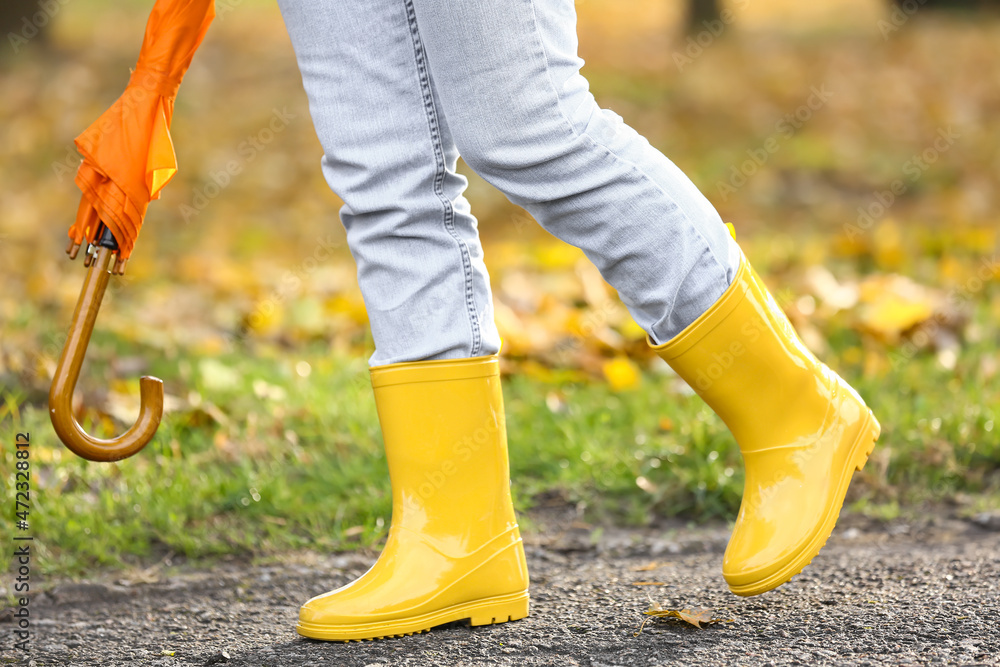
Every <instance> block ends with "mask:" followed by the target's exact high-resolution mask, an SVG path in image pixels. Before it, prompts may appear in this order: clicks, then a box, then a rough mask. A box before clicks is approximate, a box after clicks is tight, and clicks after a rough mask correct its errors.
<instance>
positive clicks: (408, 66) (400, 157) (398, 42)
mask: <svg viewBox="0 0 1000 667" xmlns="http://www.w3.org/2000/svg"><path fill="white" fill-rule="evenodd" d="M279 4H280V5H281V11H282V15H283V16H284V19H285V23H286V26H287V27H288V31H289V34H290V35H291V38H292V44H293V46H294V47H295V53H296V56H297V58H298V62H299V69H300V70H301V72H302V81H303V84H304V86H305V89H306V93H307V94H308V96H309V107H310V111H311V113H312V117H313V122H314V124H315V126H316V133H317V134H318V135H319V139H320V142H321V143H322V145H323V149H324V151H325V155H324V156H323V161H322V166H323V173H324V175H325V176H326V179H327V181H328V182H329V184H330V187H331V188H332V189H333V190H334V191H335V192H336V193H337V194H338V195H340V197H341V198H342V199H343V200H344V207H343V208H342V209H341V220H342V222H343V224H344V227H345V228H346V230H347V241H348V245H349V246H350V249H351V253H352V254H353V255H354V258H355V260H356V262H357V265H358V282H359V284H360V286H361V291H362V294H363V295H364V299H365V306H366V308H367V310H368V317H369V320H370V322H371V329H372V336H373V337H374V339H375V354H374V355H373V356H372V357H371V359H370V360H369V361H370V364H371V365H372V366H379V365H384V364H390V363H395V362H402V361H413V360H416V359H446V358H464V357H474V356H480V355H489V354H493V353H496V352H497V351H498V350H499V347H500V337H499V334H498V333H497V330H496V326H495V325H494V323H493V303H492V296H491V292H490V283H489V276H488V275H487V273H486V267H485V266H484V265H483V253H482V247H481V245H480V242H479V237H478V230H477V223H476V219H475V218H474V217H473V216H472V214H471V213H470V210H469V203H468V201H467V200H466V199H465V197H464V196H463V194H462V193H463V192H464V190H465V188H466V185H467V181H466V180H465V178H464V177H462V176H460V175H459V174H457V173H456V172H455V163H456V161H457V159H458V153H457V151H456V149H455V144H454V142H453V141H452V138H451V133H450V130H449V127H448V124H447V122H446V120H445V118H444V115H443V114H442V112H441V109H440V101H439V100H438V99H437V98H436V96H435V94H434V86H433V85H432V81H431V72H430V71H429V70H428V68H427V58H426V54H425V53H424V50H423V45H422V43H421V41H420V36H419V35H418V34H417V32H416V28H415V23H414V21H413V16H412V11H413V8H412V7H411V6H409V5H407V3H405V2H404V1H403V0H378V1H377V2H347V1H346V0H331V1H328V2H323V1H320V0H279Z"/></svg>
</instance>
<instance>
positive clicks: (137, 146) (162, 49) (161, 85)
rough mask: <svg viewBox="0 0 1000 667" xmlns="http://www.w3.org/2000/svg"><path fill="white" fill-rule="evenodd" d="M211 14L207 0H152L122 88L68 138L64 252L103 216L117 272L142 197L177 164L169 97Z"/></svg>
mask: <svg viewBox="0 0 1000 667" xmlns="http://www.w3.org/2000/svg"><path fill="white" fill-rule="evenodd" d="M214 16H215V4H214V0H157V2H156V5H155V6H154V7H153V12H152V14H150V16H149V22H148V23H147V24H146V35H145V37H144V38H143V41H142V50H141V51H140V52H139V61H138V62H137V63H136V66H135V70H134V71H133V72H132V77H131V78H130V79H129V82H128V86H126V88H125V92H124V93H123V94H122V96H121V97H119V98H118V100H117V101H116V102H115V103H114V104H113V105H112V106H111V108H110V109H108V110H107V111H105V112H104V113H103V114H102V115H101V117H100V118H98V119H97V121H95V122H94V123H93V124H92V125H91V126H90V127H88V128H87V130H86V131H85V132H84V133H83V134H81V135H80V136H78V137H77V138H76V141H75V143H76V147H77V149H78V150H79V151H80V153H81V154H82V155H83V163H82V164H81V165H80V169H79V171H77V174H76V184H77V185H78V186H79V187H80V189H81V190H82V191H83V197H82V198H81V200H80V208H79V210H78V211H77V215H76V222H75V223H74V224H73V226H72V227H70V230H69V237H70V239H72V241H73V245H72V246H71V254H72V255H75V254H76V253H75V252H74V247H75V248H78V247H79V246H80V244H82V243H83V242H84V241H88V242H90V243H97V242H98V241H99V239H100V231H99V228H100V223H102V222H103V223H104V224H105V225H107V226H108V228H109V229H110V230H111V233H112V234H114V237H115V240H116V241H117V242H118V246H119V256H118V262H117V263H116V267H115V271H114V272H115V273H121V272H122V270H123V268H124V261H125V260H127V259H128V257H129V255H131V254H132V248H133V247H134V246H135V239H136V237H137V236H138V235H139V230H140V229H141V228H142V221H143V218H144V217H145V216H146V208H147V207H148V206H149V202H150V201H152V200H153V199H158V198H159V196H160V190H162V189H163V186H165V185H166V184H167V182H168V181H170V179H171V178H172V177H173V175H174V174H175V173H176V172H177V160H176V158H175V156H174V146H173V143H172V142H171V140H170V121H171V119H172V118H173V113H174V98H175V97H176V95H177V87H178V86H179V85H180V83H181V78H183V76H184V73H185V72H186V71H187V69H188V67H189V66H190V64H191V58H192V57H193V56H194V52H195V50H197V48H198V45H199V44H201V40H202V39H203V38H204V36H205V31H206V30H208V25H209V24H210V23H211V22H212V18H213V17H214Z"/></svg>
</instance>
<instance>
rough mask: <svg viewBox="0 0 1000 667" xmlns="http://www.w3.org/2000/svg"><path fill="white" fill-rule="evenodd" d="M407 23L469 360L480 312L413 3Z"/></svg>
mask: <svg viewBox="0 0 1000 667" xmlns="http://www.w3.org/2000/svg"><path fill="white" fill-rule="evenodd" d="M404 5H405V7H406V20H407V22H408V23H409V26H410V37H411V39H412V40H413V57H414V61H415V63H416V66H417V73H418V75H419V77H420V92H421V94H422V96H423V98H424V111H425V112H426V114H427V126H428V129H429V130H430V134H431V145H432V146H433V148H434V163H435V164H434V194H435V195H437V198H438V199H440V200H441V204H442V206H443V208H444V219H443V222H444V228H445V230H446V231H447V232H448V233H449V234H450V235H451V237H452V238H453V239H455V243H456V244H458V249H459V253H460V254H461V256H462V271H463V273H464V275H465V307H466V311H467V312H468V315H469V327H470V329H471V332H472V349H471V350H470V354H469V356H470V357H475V356H479V353H480V351H481V349H482V333H481V331H480V328H479V310H478V309H477V308H476V295H475V291H474V289H473V279H474V277H475V276H474V274H473V270H472V258H471V256H470V253H469V248H468V246H467V245H466V244H465V242H464V241H463V240H462V238H461V237H460V236H459V235H458V232H457V231H456V230H455V208H454V206H453V205H452V202H451V200H449V199H448V197H446V196H445V194H444V177H445V171H446V169H447V166H446V165H445V159H444V146H443V145H442V142H441V131H440V126H439V123H438V112H437V108H436V106H435V105H434V92H433V90H432V89H431V84H430V71H429V70H428V68H427V54H426V52H425V51H424V46H423V43H422V42H421V41H420V32H419V30H418V28H417V15H416V10H415V9H414V7H413V0H404Z"/></svg>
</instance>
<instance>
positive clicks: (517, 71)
mask: <svg viewBox="0 0 1000 667" xmlns="http://www.w3.org/2000/svg"><path fill="white" fill-rule="evenodd" d="M401 1H403V2H406V3H412V4H413V5H414V7H415V9H416V17H417V23H418V25H419V26H420V32H421V35H422V36H423V38H424V41H425V43H426V45H427V52H428V57H429V59H430V64H431V72H432V74H433V75H434V77H435V79H436V80H437V82H438V85H439V86H440V91H441V100H442V102H443V105H444V109H445V112H446V113H447V114H448V118H449V122H450V123H451V127H452V130H453V132H454V135H455V140H456V142H457V144H458V147H459V150H460V151H461V152H462V155H463V156H464V157H465V159H466V161H467V162H468V163H469V164H470V165H471V166H472V167H473V168H474V169H476V170H477V171H478V172H479V173H481V174H482V175H483V176H484V177H485V178H487V179H488V180H490V181H491V182H492V183H493V184H494V185H496V186H497V187H498V188H500V189H501V190H502V191H504V192H505V193H506V194H507V196H508V197H510V199H511V200H513V201H514V202H516V203H519V204H522V205H523V206H525V207H526V208H527V209H528V210H529V211H530V212H531V213H532V214H534V216H535V217H536V219H538V221H539V222H540V223H541V224H542V225H543V226H545V227H546V228H547V229H549V230H550V231H551V232H552V233H554V234H555V235H557V236H559V237H561V238H562V239H564V240H566V241H568V242H569V243H572V244H574V245H576V246H579V247H581V248H583V250H584V251H585V252H586V253H587V255H588V256H589V257H590V258H591V259H592V260H593V261H594V263H595V264H596V265H597V267H598V268H599V269H600V270H601V273H602V274H603V275H604V277H605V278H606V279H607V280H608V282H610V283H611V284H612V285H614V286H615V287H616V288H617V289H618V292H619V294H620V295H622V298H623V300H624V301H625V303H626V305H627V306H629V308H630V310H631V313H632V315H633V317H634V318H635V319H636V321H637V322H638V323H639V324H640V325H641V326H642V327H643V328H645V329H646V331H647V332H649V334H650V339H651V340H650V342H651V343H653V345H654V347H655V348H656V349H657V351H658V353H659V354H660V355H661V356H662V357H663V358H664V359H665V360H666V361H667V363H669V364H670V365H671V367H672V368H673V369H674V370H675V371H677V373H678V374H679V375H680V376H681V377H682V378H684V379H685V380H686V381H687V382H688V383H689V384H690V385H691V386H692V387H693V388H694V389H695V391H697V392H698V394H699V395H700V396H701V397H702V398H703V399H704V400H705V401H706V402H707V403H708V405H709V406H710V407H712V409H713V410H715V412H716V413H717V414H718V415H719V416H720V417H721V418H722V419H723V420H724V421H725V423H726V425H727V426H729V429H730V430H731V431H732V433H733V435H734V437H735V438H736V441H737V443H738V444H739V446H740V450H741V452H742V454H743V457H744V461H745V464H746V484H745V486H744V495H743V502H742V505H741V508H740V513H739V516H738V518H737V521H736V524H735V526H734V529H733V535H732V537H731V539H730V543H729V546H728V547H727V549H726V554H725V556H724V561H723V575H724V576H725V578H726V581H727V582H728V583H729V586H730V589H731V590H732V591H733V592H734V593H737V594H739V595H757V594H759V593H762V592H764V591H767V590H771V589H773V588H775V587H776V586H780V585H781V584H783V583H784V582H786V581H788V580H789V579H790V578H791V577H793V576H794V575H795V574H797V573H798V572H799V571H800V570H801V569H802V568H803V567H805V566H806V565H807V564H808V563H809V562H810V561H811V560H812V558H813V557H814V556H815V555H816V554H817V553H818V552H819V550H820V549H821V548H822V547H823V545H824V544H825V542H826V540H827V538H828V537H829V535H830V533H831V531H832V530H833V526H834V524H835V522H836V520H837V516H838V514H839V512H840V509H841V507H842V505H843V501H844V496H845V494H846V492H847V487H848V484H849V483H850V480H851V477H852V475H853V472H854V471H855V470H856V469H858V470H859V469H861V468H862V467H863V466H864V464H865V462H866V461H867V458H868V456H869V454H870V453H871V451H872V448H873V447H874V442H875V440H876V439H877V438H878V435H879V429H880V427H879V424H878V421H877V420H876V419H875V417H874V415H872V413H871V411H870V410H869V409H868V408H867V406H866V405H865V404H864V402H863V401H862V400H861V398H860V396H858V394H857V393H856V392H855V391H854V390H853V389H852V388H851V387H850V386H849V385H848V384H847V383H846V382H844V380H843V379H841V378H840V377H839V376H838V375H837V374H836V373H834V372H833V371H831V370H830V369H829V368H827V367H826V366H825V365H823V364H822V363H820V362H819V361H818V360H816V358H815V357H814V356H813V355H812V354H811V353H810V352H809V351H808V349H806V347H805V345H803V344H802V342H801V341H800V340H799V339H798V337H797V336H796V334H795V330H794V329H793V328H792V326H791V323H790V322H789V321H788V319H787V318H786V317H785V315H784V313H783V312H782V311H781V308H780V307H778V306H777V304H776V303H775V301H774V299H773V297H772V296H771V295H770V293H769V292H768V291H767V289H766V287H765V286H764V284H763V283H762V282H761V281H760V279H759V278H758V277H757V276H756V274H755V273H754V272H753V271H752V269H751V268H750V265H749V264H748V263H747V262H746V260H745V258H743V256H742V253H741V252H740V250H739V247H738V246H737V245H736V244H735V242H734V241H733V240H732V239H731V238H730V236H729V234H728V233H727V230H726V229H725V227H724V225H723V224H722V221H721V220H720V219H719V217H718V215H716V213H715V211H714V210H713V209H712V207H711V205H710V204H709V203H708V202H707V201H706V200H705V199H704V197H702V196H701V195H700V194H699V193H698V192H697V190H696V189H695V188H694V186H693V185H692V184H691V183H690V181H688V180H687V179H686V178H685V177H684V176H683V174H681V172H680V171H679V170H678V169H677V168H676V167H675V166H674V165H673V164H672V163H671V162H670V161H669V160H667V159H666V158H665V157H663V156H662V155H661V154H660V153H659V152H657V151H656V150H654V149H653V148H651V147H650V146H649V144H648V143H647V142H646V141H645V140H644V139H642V138H641V137H640V136H638V135H637V134H636V133H635V132H633V131H632V130H631V129H630V128H628V127H627V126H625V125H624V124H623V123H621V122H620V120H619V119H618V118H617V116H615V115H614V114H611V113H609V112H606V111H602V110H601V109H599V108H598V107H597V105H596V104H595V102H594V99H593V97H592V96H591V95H590V93H589V92H588V90H587V82H586V80H584V79H583V77H582V76H580V73H579V68H580V65H581V61H580V59H579V58H578V57H577V55H576V38H575V34H574V30H575V14H574V6H573V0H504V1H503V2H500V1H499V0H401Z"/></svg>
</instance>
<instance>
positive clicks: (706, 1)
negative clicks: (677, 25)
mask: <svg viewBox="0 0 1000 667" xmlns="http://www.w3.org/2000/svg"><path fill="white" fill-rule="evenodd" d="M721 4H722V2H721V0H688V10H687V31H688V32H689V33H695V32H699V31H700V30H703V29H704V28H705V22H706V21H715V20H717V19H718V18H719V16H720V14H721V12H722V7H721Z"/></svg>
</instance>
